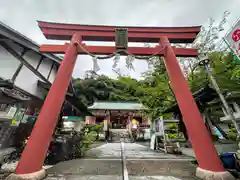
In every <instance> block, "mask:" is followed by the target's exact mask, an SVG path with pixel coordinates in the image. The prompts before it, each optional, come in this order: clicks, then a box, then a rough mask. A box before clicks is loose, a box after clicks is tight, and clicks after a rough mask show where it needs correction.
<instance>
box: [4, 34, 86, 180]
mask: <svg viewBox="0 0 240 180" xmlns="http://www.w3.org/2000/svg"><path fill="white" fill-rule="evenodd" d="M80 38H81V37H80V36H79V35H74V36H73V37H72V40H71V43H70V45H69V46H68V49H67V50H66V53H65V56H64V59H63V61H62V62H61V65H60V68H59V70H58V72H57V75H56V78H55V80H54V82H53V84H52V86H51V88H50V90H49V92H48V95H47V97H46V100H45V102H44V104H43V106H42V109H41V111H40V114H39V116H38V118H37V121H36V123H35V125H34V128H33V130H32V134H31V136H30V138H29V140H28V143H27V146H26V147H25V149H24V151H23V153H22V155H21V158H20V161H19V163H18V165H17V168H16V174H11V175H10V176H9V177H8V179H14V180H16V179H19V180H24V179H27V180H29V179H30V180H31V179H33V180H38V179H43V178H44V177H45V175H46V173H45V170H43V169H42V166H43V164H44V160H45V157H46V153H47V150H48V147H49V144H50V142H51V140H52V135H53V132H54V130H55V127H56V123H57V119H58V115H59V113H60V111H61V107H62V104H63V103H64V100H65V95H66V93H67V89H68V86H69V84H70V81H71V79H72V73H73V69H74V65H75V62H76V59H77V54H78V53H77V43H78V42H79V41H80Z"/></svg>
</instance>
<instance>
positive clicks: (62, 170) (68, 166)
mask: <svg viewBox="0 0 240 180" xmlns="http://www.w3.org/2000/svg"><path fill="white" fill-rule="evenodd" d="M121 169H122V164H121V161H120V160H107V159H104V160H89V159H75V160H71V161H65V162H61V163H58V164H56V165H55V166H54V167H52V168H49V169H47V173H49V174H53V175H58V174H64V175H71V174H79V175H89V176H91V175H121V173H122V172H121Z"/></svg>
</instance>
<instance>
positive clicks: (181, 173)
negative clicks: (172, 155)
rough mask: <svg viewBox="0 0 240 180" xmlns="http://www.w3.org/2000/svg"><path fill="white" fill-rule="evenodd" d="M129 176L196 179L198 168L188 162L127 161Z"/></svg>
mask: <svg viewBox="0 0 240 180" xmlns="http://www.w3.org/2000/svg"><path fill="white" fill-rule="evenodd" d="M127 170H128V174H129V176H161V175H165V176H174V177H181V178H194V177H195V170H196V167H195V166H194V165H193V164H192V163H191V162H188V161H178V160H162V161H161V160H144V159H143V160H127Z"/></svg>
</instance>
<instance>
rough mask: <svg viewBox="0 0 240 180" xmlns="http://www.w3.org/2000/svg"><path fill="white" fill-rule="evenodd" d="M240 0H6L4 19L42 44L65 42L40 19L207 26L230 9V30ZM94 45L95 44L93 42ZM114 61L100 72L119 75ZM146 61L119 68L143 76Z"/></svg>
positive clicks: (80, 70) (80, 69)
mask: <svg viewBox="0 0 240 180" xmlns="http://www.w3.org/2000/svg"><path fill="white" fill-rule="evenodd" d="M239 7H240V0H2V1H1V5H0V21H2V22H3V23H5V24H7V25H9V26H11V27H12V28H14V29H15V30H17V31H19V32H20V33H22V34H24V35H26V36H27V37H29V38H31V39H33V40H34V41H35V42H37V43H39V44H43V43H62V42H56V41H49V40H46V39H45V38H44V36H43V35H42V33H41V31H40V29H39V28H38V26H37V20H41V21H54V22H62V23H75V24H92V25H121V26H124V25H126V26H165V27H166V26H195V25H206V24H207V22H208V19H209V18H210V17H212V18H214V19H215V20H216V21H219V20H221V17H222V16H223V13H224V11H226V10H227V11H229V12H230V13H231V14H230V16H229V19H228V22H227V23H226V26H225V28H226V30H228V29H229V28H230V27H231V25H232V24H233V23H234V22H235V21H236V19H237V18H238V17H239V16H240V14H239ZM91 44H92V43H91ZM93 44H94V43H93ZM112 64H113V61H112V60H110V59H109V60H101V61H99V66H100V71H99V72H98V73H99V74H104V75H108V76H110V77H116V74H115V73H114V72H113V71H112ZM92 66H93V64H92V58H91V57H89V56H83V55H81V56H78V60H77V62H76V66H75V69H74V73H73V76H74V77H82V76H83V75H84V73H85V71H86V70H91V69H92ZM147 67H148V66H147V63H146V62H145V61H141V60H136V61H135V62H134V68H135V71H130V70H128V69H127V68H126V67H125V61H124V57H122V58H121V60H120V63H119V65H118V68H120V70H121V73H123V74H126V75H130V76H131V77H133V78H137V79H138V78H140V77H141V74H142V73H143V72H145V71H147V70H148V68H147Z"/></svg>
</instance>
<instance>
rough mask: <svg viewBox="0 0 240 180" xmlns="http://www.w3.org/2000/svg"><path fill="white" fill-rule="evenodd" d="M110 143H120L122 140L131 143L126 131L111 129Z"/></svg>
mask: <svg viewBox="0 0 240 180" xmlns="http://www.w3.org/2000/svg"><path fill="white" fill-rule="evenodd" d="M110 132H111V135H112V142H120V141H121V140H123V141H124V142H126V143H130V142H132V139H131V137H130V134H129V132H128V129H111V130H110Z"/></svg>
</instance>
